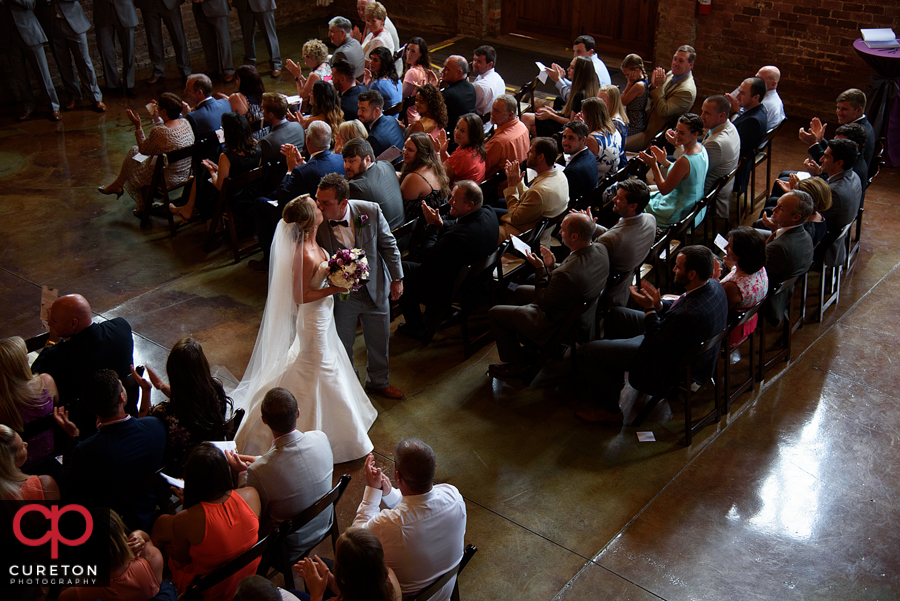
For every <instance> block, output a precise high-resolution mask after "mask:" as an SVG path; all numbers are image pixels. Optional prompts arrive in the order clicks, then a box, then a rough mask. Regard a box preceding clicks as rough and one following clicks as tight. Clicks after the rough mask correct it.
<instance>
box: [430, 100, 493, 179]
mask: <svg viewBox="0 0 900 601" xmlns="http://www.w3.org/2000/svg"><path fill="white" fill-rule="evenodd" d="M453 141H454V142H456V144H457V146H456V150H454V151H453V154H450V155H448V154H447V147H448V146H449V141H448V140H447V133H446V132H443V131H442V132H440V134H438V148H439V151H440V155H441V162H442V163H443V164H444V172H445V173H446V174H447V179H449V180H450V184H451V185H452V184H454V183H456V182H458V181H462V180H466V179H468V180H472V181H474V182H479V183H480V182H482V181H484V170H485V158H486V157H487V152H486V151H485V149H484V125H483V124H482V121H481V117H479V116H478V115H476V114H475V113H468V114H465V115H463V116H462V117H460V118H459V121H457V123H456V128H455V129H454V130H453Z"/></svg>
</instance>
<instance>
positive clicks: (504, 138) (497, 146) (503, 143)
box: [484, 94, 531, 177]
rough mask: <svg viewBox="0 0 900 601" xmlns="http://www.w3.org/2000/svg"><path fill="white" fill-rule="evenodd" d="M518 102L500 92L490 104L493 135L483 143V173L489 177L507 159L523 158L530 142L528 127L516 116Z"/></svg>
mask: <svg viewBox="0 0 900 601" xmlns="http://www.w3.org/2000/svg"><path fill="white" fill-rule="evenodd" d="M517 106H518V103H517V102H516V99H515V98H514V97H513V96H511V95H510V94H501V95H500V96H498V97H497V99H496V100H495V101H494V104H493V106H491V123H492V124H493V125H494V135H493V136H491V139H490V140H488V141H487V142H485V143H484V151H485V153H486V156H485V159H484V175H485V177H490V176H492V175H494V174H495V173H497V172H498V171H500V170H501V169H503V168H504V165H506V163H507V161H509V162H513V163H519V162H521V161H524V160H525V157H526V155H527V154H528V149H529V148H530V146H531V143H530V142H529V139H528V127H527V126H526V125H525V124H524V123H522V122H521V121H519V118H518V117H516V107H517Z"/></svg>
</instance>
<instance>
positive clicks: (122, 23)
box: [94, 0, 138, 96]
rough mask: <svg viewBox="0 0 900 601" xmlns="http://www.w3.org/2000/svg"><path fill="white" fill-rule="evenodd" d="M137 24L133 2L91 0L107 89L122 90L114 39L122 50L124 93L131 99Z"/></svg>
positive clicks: (132, 94) (128, 0)
mask: <svg viewBox="0 0 900 601" xmlns="http://www.w3.org/2000/svg"><path fill="white" fill-rule="evenodd" d="M137 24H138V16H137V11H136V10H134V1H133V0H94V33H95V34H96V36H97V50H99V51H100V63H101V64H102V65H103V79H104V80H105V81H106V89H108V90H115V89H118V88H121V87H122V79H120V78H119V66H118V62H117V59H116V38H119V46H120V47H121V48H122V72H123V74H124V79H125V94H126V95H127V96H134V95H135V93H134V28H135V27H136V26H137Z"/></svg>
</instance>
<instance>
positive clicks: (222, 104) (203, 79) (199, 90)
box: [184, 73, 231, 140]
mask: <svg viewBox="0 0 900 601" xmlns="http://www.w3.org/2000/svg"><path fill="white" fill-rule="evenodd" d="M184 96H185V97H186V98H187V103H186V104H187V105H190V106H193V107H194V108H193V110H191V111H190V112H189V111H188V110H187V107H186V108H185V119H187V120H188V123H190V124H191V129H192V130H194V139H195V140H200V139H201V138H204V137H206V136H207V135H208V134H211V133H212V132H214V131H216V130H217V129H219V128H220V127H222V115H224V114H225V113H230V112H231V104H230V103H229V102H228V100H227V99H225V98H219V99H216V98H213V97H212V81H211V80H210V79H209V77H207V76H206V75H204V74H203V73H195V74H194V75H191V76H190V77H188V80H187V83H186V84H185V85H184Z"/></svg>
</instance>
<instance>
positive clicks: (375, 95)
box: [358, 90, 404, 164]
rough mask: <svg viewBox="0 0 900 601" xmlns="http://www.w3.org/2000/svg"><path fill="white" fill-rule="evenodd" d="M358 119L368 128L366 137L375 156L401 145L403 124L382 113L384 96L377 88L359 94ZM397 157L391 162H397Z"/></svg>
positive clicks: (399, 147)
mask: <svg viewBox="0 0 900 601" xmlns="http://www.w3.org/2000/svg"><path fill="white" fill-rule="evenodd" d="M358 103H359V110H358V112H359V120H360V121H362V122H363V124H364V125H365V126H366V129H368V130H369V137H368V138H366V139H367V140H368V141H369V144H371V145H372V151H373V152H374V153H375V156H376V157H380V156H381V155H382V154H383V153H384V152H385V151H387V150H389V149H391V148H394V149H396V150H399V149H401V148H402V147H403V139H404V136H403V126H402V125H400V123H399V122H398V121H397V118H396V117H394V116H392V115H385V114H384V97H382V95H381V93H380V92H379V91H378V90H366V91H365V92H363V93H362V94H360V95H359V98H358ZM399 158H400V157H397V158H396V159H393V160H391V163H394V164H397V163H399Z"/></svg>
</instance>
